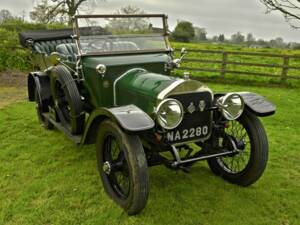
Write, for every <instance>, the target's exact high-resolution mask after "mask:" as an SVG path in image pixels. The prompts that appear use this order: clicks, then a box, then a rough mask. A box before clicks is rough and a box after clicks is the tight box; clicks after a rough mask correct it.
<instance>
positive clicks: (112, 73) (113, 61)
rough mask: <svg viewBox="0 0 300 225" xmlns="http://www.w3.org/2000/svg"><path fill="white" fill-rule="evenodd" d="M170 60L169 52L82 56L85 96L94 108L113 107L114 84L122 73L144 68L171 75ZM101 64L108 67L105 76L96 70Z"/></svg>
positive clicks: (162, 77)
mask: <svg viewBox="0 0 300 225" xmlns="http://www.w3.org/2000/svg"><path fill="white" fill-rule="evenodd" d="M170 60H171V58H170V56H169V55H168V54H161V53H159V54H143V55H122V56H85V57H82V68H83V74H84V79H85V82H84V83H83V84H84V87H85V88H86V89H87V92H86V96H85V97H86V98H87V99H88V101H89V103H90V105H92V106H93V108H97V107H112V106H114V104H113V84H114V82H115V80H116V79H118V78H119V77H120V76H121V75H122V74H124V73H126V72H127V71H129V70H131V69H133V68H143V69H145V70H147V71H149V72H152V73H160V74H165V75H169V73H170V71H168V70H165V64H166V63H167V62H169V61H170ZM99 64H104V65H106V67H107V71H106V74H105V75H104V77H102V76H101V75H99V74H97V72H96V66H97V65H99ZM164 77H166V78H164ZM160 78H161V79H170V78H169V77H168V76H160ZM130 82H132V80H131V81H130ZM121 95H123V94H121Z"/></svg>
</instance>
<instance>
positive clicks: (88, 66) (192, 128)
mask: <svg viewBox="0 0 300 225" xmlns="http://www.w3.org/2000/svg"><path fill="white" fill-rule="evenodd" d="M20 42H21V44H22V45H23V46H26V47H29V48H31V49H32V60H33V64H34V66H35V70H36V71H35V72H31V73H30V74H29V76H28V95H29V100H30V101H35V102H36V109H37V115H38V118H39V121H40V123H41V125H42V126H43V127H45V128H46V129H52V128H54V127H56V128H57V129H59V130H61V131H63V132H64V133H65V134H66V135H67V136H68V137H69V138H70V139H71V140H73V141H74V142H75V143H76V144H81V145H83V144H93V143H95V144H96V155H97V161H98V170H99V173H100V177H101V179H102V182H103V187H104V189H105V190H106V192H107V194H108V195H109V196H110V197H111V198H112V199H113V200H114V201H115V202H116V203H117V204H119V205H120V206H121V207H122V208H124V210H125V211H126V212H127V213H128V214H130V215H132V214H137V213H139V212H140V211H141V210H142V209H143V208H144V207H145V205H146V202H147V198H148V193H149V174H148V167H150V166H155V165H161V164H164V165H165V166H166V167H168V168H170V169H174V170H183V171H185V172H188V171H189V170H190V169H191V167H192V165H193V164H194V163H195V162H197V161H199V160H207V162H208V165H209V167H210V168H211V170H212V172H213V173H214V174H216V175H218V176H220V177H222V178H224V179H225V180H227V181H229V182H232V183H235V184H238V185H242V186H248V185H250V184H252V183H254V182H255V181H257V180H258V179H259V178H260V177H261V175H262V173H263V171H264V170H265V168H266V164H267V159H268V140H267V136H266V133H265V130H264V127H263V125H262V123H261V122H260V120H259V119H258V117H264V116H269V115H272V114H274V113H275V107H274V106H273V105H272V104H271V103H270V102H268V101H267V100H265V99H264V98H263V97H262V96H260V95H257V94H255V93H250V92H238V93H214V92H213V91H212V90H211V89H209V88H208V87H207V86H205V85H204V84H202V83H201V82H199V81H196V80H192V79H189V76H188V75H187V74H185V75H186V76H184V77H183V78H179V77H174V76H171V74H172V71H173V70H174V69H176V68H178V67H179V66H180V63H181V61H182V59H183V58H184V56H185V54H186V53H187V52H186V51H185V50H184V49H183V50H182V52H181V57H180V58H178V59H175V57H174V51H173V50H172V48H171V47H170V43H169V41H168V26H167V16H166V15H161V14H153V15H151V14H147V15H77V16H75V17H74V28H73V29H64V30H51V31H50V30H47V31H28V32H23V33H21V34H20ZM153 179H155V178H153ZM212 194H213V193H212Z"/></svg>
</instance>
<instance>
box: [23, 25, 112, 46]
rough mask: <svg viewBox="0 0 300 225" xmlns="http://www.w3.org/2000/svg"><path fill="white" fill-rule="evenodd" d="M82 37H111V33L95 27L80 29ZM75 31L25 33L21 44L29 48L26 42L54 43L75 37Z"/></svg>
mask: <svg viewBox="0 0 300 225" xmlns="http://www.w3.org/2000/svg"><path fill="white" fill-rule="evenodd" d="M79 31H80V34H81V35H87V36H89V35H110V34H111V32H109V31H107V30H106V29H105V28H102V27H99V26H94V27H81V28H80V29H79ZM73 34H74V33H73V29H60V30H33V31H24V32H21V33H20V34H19V39H20V44H21V45H22V46H24V47H27V44H26V41H27V40H32V41H33V42H36V41H52V40H59V39H66V38H71V36H72V35H73Z"/></svg>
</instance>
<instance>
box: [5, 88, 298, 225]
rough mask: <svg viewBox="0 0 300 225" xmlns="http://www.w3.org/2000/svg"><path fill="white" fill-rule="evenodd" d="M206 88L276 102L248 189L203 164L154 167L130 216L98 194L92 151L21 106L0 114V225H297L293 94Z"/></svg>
mask: <svg viewBox="0 0 300 225" xmlns="http://www.w3.org/2000/svg"><path fill="white" fill-rule="evenodd" d="M209 86H210V87H211V88H213V90H218V91H224V90H225V91H232V90H248V91H254V92H258V93H260V94H262V95H264V96H266V97H268V98H269V99H270V100H272V101H273V102H274V103H275V104H276V105H277V108H278V111H277V114H276V115H275V116H273V117H270V118H265V119H263V122H264V124H265V127H266V130H267V133H268V135H269V142H270V155H269V164H268V167H267V170H266V171H265V173H264V176H263V177H262V178H261V179H260V180H259V181H258V182H257V183H255V184H254V185H253V186H251V187H248V188H243V187H239V186H236V185H232V184H229V183H227V182H225V181H223V180H222V179H221V178H218V177H216V176H214V175H213V174H212V173H211V171H210V170H209V169H208V167H207V165H206V162H199V163H198V164H196V165H195V167H193V169H192V171H191V173H190V174H185V173H183V172H181V171H178V172H176V171H171V170H168V169H166V168H164V167H162V166H160V167H154V168H151V169H150V195H149V200H148V205H147V207H146V208H145V210H144V211H143V212H142V213H141V214H140V215H138V216H134V217H128V216H127V215H126V214H124V213H123V211H122V210H121V209H120V208H119V207H118V206H117V205H116V204H114V203H113V202H112V201H111V200H110V199H109V198H108V197H107V195H106V194H105V192H104V190H103V187H102V184H101V182H100V178H99V176H98V172H97V170H96V157H95V149H94V146H85V147H76V146H75V145H74V144H73V143H72V142H70V141H69V140H68V139H67V138H66V137H65V136H64V135H63V134H62V133H60V132H58V131H47V130H44V129H43V128H41V127H40V126H39V124H38V122H37V118H36V114H35V110H34V104H32V103H27V102H24V101H23V102H21V103H16V104H13V105H9V106H5V107H4V108H2V109H0V190H1V191H0V203H1V204H0V224H6V225H10V224H11V225H12V224H14V225H17V224H18V225H20V224H22V225H27V224H34V225H38V224H44V225H46V224H47V225H50V224H55V225H56V224H62V225H68V224H89V225H92V224H109V225H113V224H130V225H135V224H136V225H141V224H149V225H152V224H162V225H166V224H193V225H194V224H195V225H200V224H203V225H204V224H207V225H208V224H209V225H214V224H216V225H219V224H220V225H221V224H230V225H235V224H241V225H248V224H249V225H250V224H255V225H259V224H266V225H270V224H276V225H291V224H300V163H299V162H300V152H299V142H300V136H299V127H300V107H299V104H300V99H299V89H284V88H265V87H246V86H236V85H225V84H224V85H217V84H209Z"/></svg>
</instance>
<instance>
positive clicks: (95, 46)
mask: <svg viewBox="0 0 300 225" xmlns="http://www.w3.org/2000/svg"><path fill="white" fill-rule="evenodd" d="M87 48H89V49H90V50H92V51H100V52H108V51H111V49H112V41H111V40H109V39H104V40H103V39H96V40H91V41H90V42H89V43H88V45H87Z"/></svg>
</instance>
